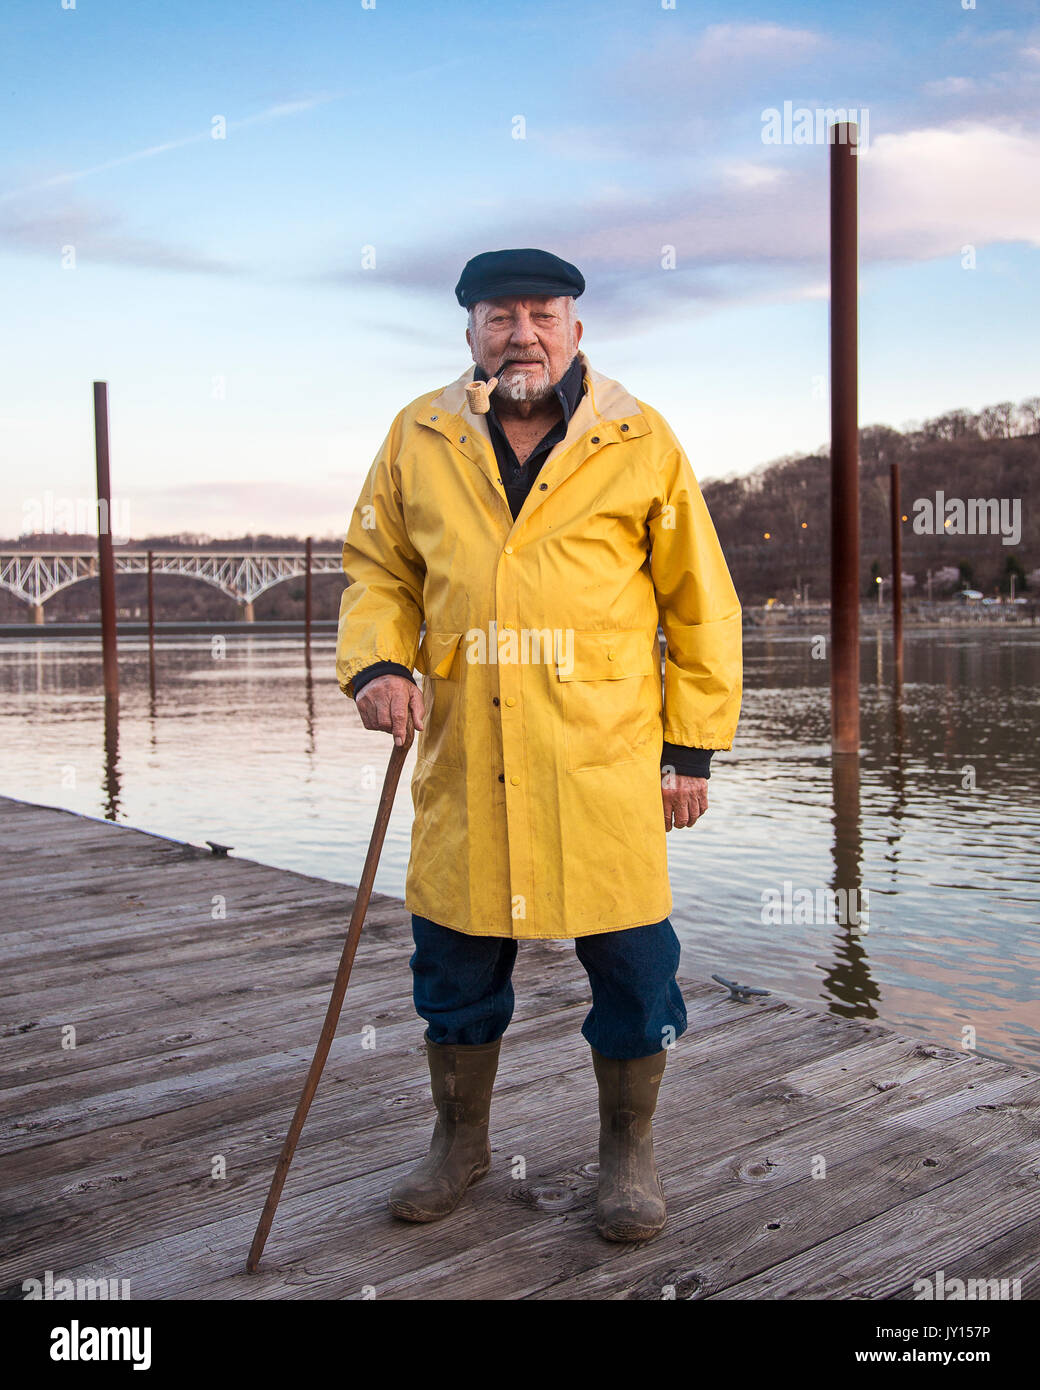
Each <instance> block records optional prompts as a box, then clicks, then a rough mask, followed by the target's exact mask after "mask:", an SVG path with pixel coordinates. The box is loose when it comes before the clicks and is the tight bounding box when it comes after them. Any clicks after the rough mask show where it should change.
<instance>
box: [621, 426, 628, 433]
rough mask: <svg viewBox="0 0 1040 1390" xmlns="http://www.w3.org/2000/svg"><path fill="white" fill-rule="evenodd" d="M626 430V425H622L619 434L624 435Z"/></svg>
mask: <svg viewBox="0 0 1040 1390" xmlns="http://www.w3.org/2000/svg"><path fill="white" fill-rule="evenodd" d="M627 429H628V426H627V425H622V426H621V433H622V434H624V433H625V431H626V430H627Z"/></svg>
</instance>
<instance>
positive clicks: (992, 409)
mask: <svg viewBox="0 0 1040 1390" xmlns="http://www.w3.org/2000/svg"><path fill="white" fill-rule="evenodd" d="M1014 423H1015V405H1014V402H1013V401H1001V402H1000V403H999V405H988V406H986V408H985V410H983V411H982V412H981V413H980V414H979V433H980V434H981V435H982V437H983V439H1010V438H1011V432H1012V427H1013V425H1014Z"/></svg>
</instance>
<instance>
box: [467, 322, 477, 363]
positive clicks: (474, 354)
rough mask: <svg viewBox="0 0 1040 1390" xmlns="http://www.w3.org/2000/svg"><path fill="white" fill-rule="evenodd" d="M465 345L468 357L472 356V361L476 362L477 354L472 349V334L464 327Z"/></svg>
mask: <svg viewBox="0 0 1040 1390" xmlns="http://www.w3.org/2000/svg"><path fill="white" fill-rule="evenodd" d="M466 346H467V347H468V348H469V355H470V357H472V358H473V361H474V362H476V360H477V354H476V353H475V352H474V351H473V334H472V333H471V332H470V331H469V329H468V328H467V329H466Z"/></svg>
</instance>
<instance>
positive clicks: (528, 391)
mask: <svg viewBox="0 0 1040 1390" xmlns="http://www.w3.org/2000/svg"><path fill="white" fill-rule="evenodd" d="M551 390H552V382H551V381H550V380H549V368H548V365H544V366H543V367H542V375H541V376H540V377H534V375H533V373H530V372H526V371H519V372H514V373H512V375H511V376H510V379H509V381H508V382H502V383H501V384H500V385H499V386H498V387H496V392H495V393H496V395H497V393H498V392H499V391H502V392H504V394H505V395H507V396H508V397H509V399H510V400H512V401H539V400H541V399H542V398H543V396H548V395H549V393H550V391H551Z"/></svg>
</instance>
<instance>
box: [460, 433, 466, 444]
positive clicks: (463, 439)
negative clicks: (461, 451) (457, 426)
mask: <svg viewBox="0 0 1040 1390" xmlns="http://www.w3.org/2000/svg"><path fill="white" fill-rule="evenodd" d="M465 442H466V436H465V435H464V434H463V435H460V437H459V443H460V444H465Z"/></svg>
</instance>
